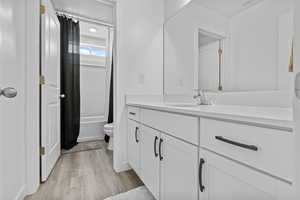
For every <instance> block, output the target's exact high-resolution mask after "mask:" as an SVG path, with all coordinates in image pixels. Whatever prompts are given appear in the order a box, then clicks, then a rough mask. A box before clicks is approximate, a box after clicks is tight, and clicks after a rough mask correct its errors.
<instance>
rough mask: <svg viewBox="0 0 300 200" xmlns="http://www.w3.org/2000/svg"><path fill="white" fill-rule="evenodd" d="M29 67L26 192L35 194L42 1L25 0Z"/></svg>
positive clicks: (38, 171)
mask: <svg viewBox="0 0 300 200" xmlns="http://www.w3.org/2000/svg"><path fill="white" fill-rule="evenodd" d="M25 9H26V38H27V41H26V51H27V53H26V65H25V66H26V69H25V83H24V84H25V129H26V130H25V135H26V137H25V138H26V140H25V148H26V171H25V173H26V186H25V188H24V195H29V194H33V193H35V192H36V191H37V190H38V187H39V185H40V159H39V146H40V130H39V127H40V126H39V121H40V115H39V112H40V108H39V103H40V100H39V95H40V92H39V73H40V70H39V68H40V58H39V56H40V52H39V51H40V49H39V45H40V41H39V40H38V39H36V38H39V28H40V25H39V21H40V19H39V9H40V0H26V8H25Z"/></svg>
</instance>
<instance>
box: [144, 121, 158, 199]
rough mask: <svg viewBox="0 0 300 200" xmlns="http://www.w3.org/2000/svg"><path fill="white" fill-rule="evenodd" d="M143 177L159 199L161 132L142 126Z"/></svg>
mask: <svg viewBox="0 0 300 200" xmlns="http://www.w3.org/2000/svg"><path fill="white" fill-rule="evenodd" d="M141 135H142V137H141V147H140V148H141V179H142V180H143V182H144V184H145V185H146V186H147V188H148V189H149V190H150V191H151V193H152V194H153V196H154V197H155V198H156V199H159V165H160V160H159V152H158V150H159V149H158V145H159V136H160V133H159V132H158V131H156V130H154V129H151V128H149V127H146V126H141Z"/></svg>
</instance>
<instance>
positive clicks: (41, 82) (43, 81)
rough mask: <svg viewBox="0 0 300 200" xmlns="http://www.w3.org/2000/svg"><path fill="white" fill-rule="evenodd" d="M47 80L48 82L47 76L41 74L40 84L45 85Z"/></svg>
mask: <svg viewBox="0 0 300 200" xmlns="http://www.w3.org/2000/svg"><path fill="white" fill-rule="evenodd" d="M45 82H46V80H45V76H43V75H40V85H45Z"/></svg>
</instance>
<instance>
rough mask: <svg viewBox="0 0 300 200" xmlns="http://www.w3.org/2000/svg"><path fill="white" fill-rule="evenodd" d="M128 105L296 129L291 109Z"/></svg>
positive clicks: (148, 103) (151, 104) (287, 129)
mask: <svg viewBox="0 0 300 200" xmlns="http://www.w3.org/2000/svg"><path fill="white" fill-rule="evenodd" d="M127 105H128V106H135V107H141V108H147V109H153V110H158V111H166V112H173V113H179V114H185V115H192V116H200V117H208V118H215V119H223V120H229V121H238V122H241V123H249V124H254V125H255V124H256V125H260V126H266V127H269V128H275V129H281V130H285V131H290V132H291V131H293V128H294V121H293V111H292V109H291V108H280V107H253V106H235V105H199V106H196V107H177V106H174V105H172V104H168V103H162V102H127Z"/></svg>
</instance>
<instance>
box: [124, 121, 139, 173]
mask: <svg viewBox="0 0 300 200" xmlns="http://www.w3.org/2000/svg"><path fill="white" fill-rule="evenodd" d="M127 134H128V137H127V148H128V162H129V164H130V166H131V167H132V169H133V170H134V171H135V172H136V173H137V174H138V175H140V138H141V137H140V130H139V124H138V123H137V122H135V121H133V120H130V119H129V120H128V131H127Z"/></svg>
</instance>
